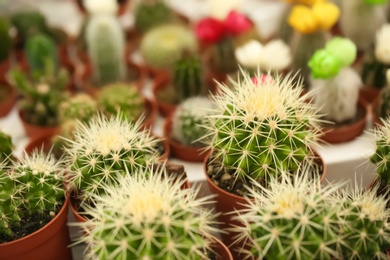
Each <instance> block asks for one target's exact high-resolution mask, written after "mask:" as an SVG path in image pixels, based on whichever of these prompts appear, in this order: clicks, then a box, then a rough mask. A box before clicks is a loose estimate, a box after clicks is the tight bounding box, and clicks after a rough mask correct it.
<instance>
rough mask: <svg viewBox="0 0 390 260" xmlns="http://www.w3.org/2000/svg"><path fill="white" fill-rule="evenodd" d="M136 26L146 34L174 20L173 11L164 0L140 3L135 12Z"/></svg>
mask: <svg viewBox="0 0 390 260" xmlns="http://www.w3.org/2000/svg"><path fill="white" fill-rule="evenodd" d="M134 19H135V21H134V23H135V24H134V26H135V28H136V29H137V30H138V31H140V32H142V33H145V32H146V31H148V30H150V29H151V28H153V27H155V26H158V25H161V24H164V23H168V22H170V21H171V20H172V11H171V9H170V8H169V7H168V6H167V5H166V4H165V2H164V1H163V0H155V1H139V2H138V4H137V6H136V7H135V10H134Z"/></svg>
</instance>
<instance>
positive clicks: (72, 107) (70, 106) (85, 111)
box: [58, 93, 97, 123]
mask: <svg viewBox="0 0 390 260" xmlns="http://www.w3.org/2000/svg"><path fill="white" fill-rule="evenodd" d="M96 112H97V103H96V101H95V99H93V98H92V97H91V96H89V95H88V94H85V93H78V94H75V95H74V96H72V97H69V98H67V99H65V100H64V101H62V102H61V103H60V105H59V106H58V121H59V122H61V123H62V122H66V121H69V120H79V121H81V122H88V120H89V119H90V118H92V117H93V116H94V115H95V114H96Z"/></svg>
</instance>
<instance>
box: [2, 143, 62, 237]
mask: <svg viewBox="0 0 390 260" xmlns="http://www.w3.org/2000/svg"><path fill="white" fill-rule="evenodd" d="M62 169H63V167H62V162H61V161H57V160H55V158H54V157H53V155H52V154H47V155H46V154H44V152H43V151H38V150H35V151H33V153H32V154H31V155H28V154H27V153H26V154H24V156H23V157H22V158H21V159H20V160H19V161H18V162H15V163H14V165H12V166H11V167H10V169H9V170H8V171H7V172H6V173H5V174H2V176H1V177H0V187H1V189H0V201H1V205H2V206H1V207H0V229H1V230H4V233H5V234H6V235H8V236H12V233H13V228H15V227H16V226H18V225H20V222H21V221H20V220H21V218H22V217H29V216H31V215H34V214H39V215H42V216H50V217H51V218H53V217H54V216H55V214H56V213H57V212H58V210H59V207H60V206H61V205H62V204H63V202H64V198H65V189H64V187H63V181H64V175H63V171H62Z"/></svg>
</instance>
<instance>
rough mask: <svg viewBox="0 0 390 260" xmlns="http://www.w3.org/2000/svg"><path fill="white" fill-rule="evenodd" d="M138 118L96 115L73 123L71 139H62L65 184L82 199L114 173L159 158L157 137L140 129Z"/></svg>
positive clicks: (113, 179)
mask: <svg viewBox="0 0 390 260" xmlns="http://www.w3.org/2000/svg"><path fill="white" fill-rule="evenodd" d="M141 122H142V121H141V120H138V121H136V122H134V123H133V122H130V121H128V120H126V119H123V118H122V116H121V115H117V116H116V117H115V116H113V117H110V118H106V117H104V116H103V115H98V116H96V117H94V118H92V119H91V120H90V121H89V122H88V123H82V124H79V125H77V127H76V130H75V131H74V132H73V135H74V139H73V140H69V139H65V141H66V145H67V147H68V148H67V149H66V155H67V157H68V159H69V170H70V172H71V174H70V184H69V185H70V187H72V188H73V189H74V190H75V192H76V194H78V196H79V198H80V200H81V201H82V202H84V201H85V200H88V201H89V200H90V198H91V196H92V194H94V193H96V194H101V193H102V192H103V190H102V189H101V188H100V187H99V185H100V184H102V183H106V184H107V185H114V184H116V183H117V181H116V178H117V177H116V176H117V175H118V174H121V175H124V174H126V173H130V174H133V173H134V172H136V171H139V170H141V169H143V168H145V167H147V166H148V165H151V164H152V163H153V162H155V161H157V160H158V159H159V158H160V156H161V155H160V154H159V152H158V144H159V142H161V140H160V139H159V138H156V137H153V136H151V134H150V131H141Z"/></svg>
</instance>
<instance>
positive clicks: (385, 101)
mask: <svg viewBox="0 0 390 260" xmlns="http://www.w3.org/2000/svg"><path fill="white" fill-rule="evenodd" d="M379 101H380V103H379V105H378V106H377V107H376V108H375V109H376V110H377V112H378V116H379V117H381V118H387V117H389V116H390V85H389V84H388V85H387V87H385V88H383V89H382V90H381V92H380V95H379Z"/></svg>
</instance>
